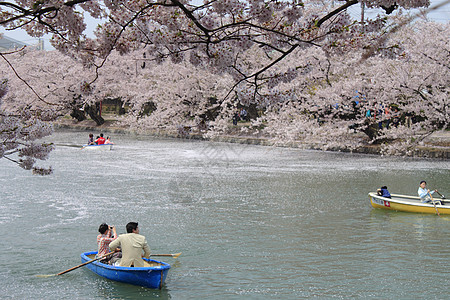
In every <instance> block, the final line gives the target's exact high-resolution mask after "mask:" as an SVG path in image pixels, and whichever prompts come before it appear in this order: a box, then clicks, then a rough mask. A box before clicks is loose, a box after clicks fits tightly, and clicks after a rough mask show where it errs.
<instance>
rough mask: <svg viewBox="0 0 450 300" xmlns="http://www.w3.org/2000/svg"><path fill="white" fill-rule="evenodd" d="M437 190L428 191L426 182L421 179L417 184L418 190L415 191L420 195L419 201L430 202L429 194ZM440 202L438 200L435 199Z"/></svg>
mask: <svg viewBox="0 0 450 300" xmlns="http://www.w3.org/2000/svg"><path fill="white" fill-rule="evenodd" d="M437 191H438V190H434V191H430V190H429V189H427V182H426V181H425V180H422V181H421V182H420V184H419V190H418V191H417V193H418V194H419V197H420V202H422V203H429V202H431V197H432V196H431V195H432V194H434V192H437ZM435 202H438V203H440V201H435Z"/></svg>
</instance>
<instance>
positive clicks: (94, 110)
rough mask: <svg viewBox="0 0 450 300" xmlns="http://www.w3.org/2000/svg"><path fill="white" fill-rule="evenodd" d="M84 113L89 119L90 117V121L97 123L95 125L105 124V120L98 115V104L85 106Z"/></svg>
mask: <svg viewBox="0 0 450 300" xmlns="http://www.w3.org/2000/svg"><path fill="white" fill-rule="evenodd" d="M85 110H86V112H87V113H88V115H89V117H91V119H92V120H94V121H95V123H97V125H102V124H104V123H105V119H103V118H102V116H101V115H100V104H99V103H96V105H95V106H91V105H89V106H86V108H85Z"/></svg>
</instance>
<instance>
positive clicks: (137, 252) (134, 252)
mask: <svg viewBox="0 0 450 300" xmlns="http://www.w3.org/2000/svg"><path fill="white" fill-rule="evenodd" d="M126 229H127V233H126V234H121V235H119V237H118V238H117V239H115V240H114V241H112V242H111V244H109V249H110V250H111V251H114V250H116V248H119V247H120V248H121V249H122V258H121V259H120V261H119V262H118V264H119V266H121V267H144V260H143V259H142V257H145V258H149V257H150V247H149V246H148V244H147V240H146V239H145V236H143V235H140V234H139V227H138V223H137V222H130V223H128V224H127V225H126Z"/></svg>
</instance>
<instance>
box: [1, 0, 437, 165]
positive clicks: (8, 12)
mask: <svg viewBox="0 0 450 300" xmlns="http://www.w3.org/2000/svg"><path fill="white" fill-rule="evenodd" d="M361 2H364V4H365V5H366V7H369V8H371V7H374V8H376V7H381V8H383V9H384V10H385V11H386V13H388V14H391V13H392V12H393V11H399V12H401V9H409V8H417V7H427V6H428V5H429V2H428V0H395V1H394V0H383V1H380V0H376V1H375V0H364V1H359V2H358V1H357V0H348V1H335V2H332V3H330V2H327V1H317V0H308V1H298V0H292V1H277V0H249V1H244V0H221V1H218V0H205V1H203V3H200V2H199V1H186V0H183V1H181V0H159V1H140V0H114V1H111V0H107V1H106V0H105V1H98V0H70V1H64V0H52V1H49V0H43V1H39V3H37V2H29V1H17V0H10V1H1V2H0V25H2V26H4V27H6V28H7V29H14V28H23V29H25V30H26V31H27V32H28V34H30V35H31V36H35V37H40V36H42V35H43V34H46V33H50V34H52V39H51V43H52V45H53V46H54V47H55V48H56V49H57V50H58V51H60V52H61V53H63V54H65V55H67V56H69V57H72V58H73V59H75V60H77V61H78V62H80V63H82V65H83V66H84V67H89V68H92V69H93V73H91V74H93V75H92V76H80V81H77V80H75V82H76V84H72V85H71V84H64V85H63V86H55V87H53V88H52V86H51V84H49V85H47V88H45V85H42V86H41V90H42V92H38V88H37V87H33V86H32V85H31V84H30V83H29V81H28V80H25V79H24V80H22V82H23V87H26V88H22V90H24V89H28V93H30V91H31V93H32V94H33V99H34V100H33V101H31V102H32V104H31V105H32V107H31V108H32V109H31V110H30V111H32V112H33V114H32V117H33V118H36V120H50V119H54V118H55V117H57V116H60V115H62V114H65V113H66V112H67V110H68V109H69V108H70V107H71V105H70V103H72V107H73V101H74V99H75V102H76V101H77V100H76V99H80V101H82V107H83V106H84V105H85V104H86V105H89V104H95V103H97V102H98V101H100V100H101V99H102V96H103V95H102V93H104V92H106V93H113V94H116V95H123V94H121V93H120V91H118V90H117V86H116V87H112V86H111V85H109V88H106V89H105V90H104V92H99V90H100V89H99V87H100V86H102V88H103V87H104V86H108V84H107V83H106V82H103V83H101V82H100V81H101V80H102V79H100V78H101V74H102V71H101V70H102V68H103V67H105V66H106V65H107V64H108V62H111V60H109V58H110V57H112V56H113V55H114V54H113V53H114V52H115V51H117V52H118V53H120V54H121V55H128V54H130V53H131V54H132V53H133V51H136V50H141V51H142V50H144V51H145V53H146V55H147V56H148V57H149V58H151V59H153V60H155V61H156V62H158V63H164V62H165V61H171V62H172V63H174V64H178V65H179V66H180V68H187V69H188V68H191V70H207V71H208V72H209V73H210V74H211V73H213V74H215V76H220V77H221V78H225V79H224V82H223V84H225V82H227V83H228V80H229V79H228V78H232V80H233V84H232V85H231V87H230V88H228V89H227V93H226V94H225V95H223V96H221V101H219V102H218V103H216V104H212V103H209V104H208V103H207V102H205V101H204V100H198V99H200V98H201V97H204V96H205V95H206V94H211V95H214V94H218V93H215V92H214V88H213V89H212V92H209V91H207V92H206V90H207V88H206V87H202V86H201V85H202V83H201V81H200V80H199V79H198V77H197V78H196V77H195V76H193V77H191V78H190V80H184V83H187V84H189V85H191V86H195V85H196V84H197V86H198V88H197V90H196V91H195V90H194V89H192V88H186V87H183V86H182V84H177V85H175V86H176V87H177V88H176V89H173V88H172V89H170V90H169V91H170V93H172V94H173V98H172V99H177V101H178V105H177V106H176V107H178V108H179V109H178V112H180V111H185V110H186V106H188V107H189V106H190V107H191V111H190V112H188V113H186V114H185V116H189V117H191V118H194V119H195V118H197V117H198V116H200V115H201V113H199V112H201V111H202V110H203V111H204V110H205V109H206V107H208V106H210V105H217V108H216V109H217V110H220V114H219V117H218V118H217V119H216V120H215V121H214V122H215V123H214V124H213V125H214V128H215V129H216V130H220V128H224V126H225V124H226V123H227V122H228V120H229V117H230V114H231V110H230V108H233V107H236V105H237V103H241V104H244V105H249V104H252V103H253V104H257V105H259V106H260V107H261V108H263V109H265V110H266V111H267V114H266V116H265V120H260V121H261V122H264V121H267V120H270V118H271V117H270V116H271V114H270V112H273V113H274V114H275V115H276V113H279V114H280V115H282V114H283V113H286V116H287V117H289V118H293V119H302V120H303V119H305V118H307V120H308V121H307V122H306V121H305V122H306V123H304V122H303V121H302V122H303V123H302V124H306V125H308V124H309V125H311V126H312V125H314V123H315V122H318V123H319V124H321V126H319V127H318V128H316V127H314V126H312V127H311V128H314V129H308V130H306V131H309V134H308V136H309V135H311V136H312V135H315V136H325V137H330V136H335V137H336V138H338V137H339V136H341V135H342V134H346V132H347V130H348V129H347V128H352V130H364V128H369V127H370V124H367V125H364V123H363V124H361V121H360V122H359V123H358V122H356V123H355V122H354V120H351V118H350V117H348V116H347V115H348V114H347V113H341V112H340V111H341V110H342V109H343V108H344V107H350V106H348V105H345V103H344V104H343V105H342V104H341V100H340V99H342V98H345V97H347V98H349V99H351V97H352V96H351V95H352V94H353V93H355V90H358V91H363V93H362V94H359V96H360V97H366V93H365V92H364V90H366V89H368V87H367V84H366V82H364V80H362V79H361V81H360V82H358V83H352V82H351V81H352V80H349V79H348V78H351V77H352V76H350V75H349V74H350V73H351V72H352V71H351V67H348V65H347V66H345V65H346V63H343V62H338V63H336V62H337V61H338V60H337V59H336V58H337V57H346V58H345V59H346V60H348V59H350V60H353V61H355V62H356V61H358V60H360V59H361V57H363V58H364V59H367V58H369V57H372V56H379V55H381V54H382V52H383V51H385V50H386V49H388V48H389V47H390V46H389V44H388V43H389V35H390V33H392V32H394V30H392V29H391V28H394V29H395V28H398V26H396V24H395V22H396V20H397V19H395V17H394V18H388V17H386V15H379V16H378V17H376V18H375V19H373V20H365V21H364V22H359V21H357V20H354V19H352V17H351V16H350V15H349V14H348V13H347V11H346V10H347V8H349V7H351V6H354V5H359V3H361ZM85 14H89V15H90V16H91V17H93V18H95V19H98V20H100V21H101V24H100V25H99V26H98V28H97V29H96V31H95V38H90V37H87V36H86V34H85V29H86V24H85ZM391 53H393V52H392V51H391ZM314 55H315V56H314ZM2 58H4V59H5V61H6V63H8V61H7V59H6V58H5V55H2ZM255 58H256V59H255ZM299 58H301V63H299V64H296V65H294V67H293V66H292V64H291V62H293V61H295V60H296V59H299ZM187 63H189V64H187ZM315 63H316V64H315ZM183 64H184V65H183ZM343 65H344V67H342V66H343ZM339 68H340V69H341V71H337V69H339ZM10 70H12V71H13V72H14V70H15V67H14V66H10ZM345 70H347V71H345ZM80 72H81V73H82V72H85V69H80ZM174 72H175V71H174ZM184 72H185V71H183V72H182V73H184ZM81 73H80V74H81ZM196 74H198V75H199V76H200V77H201V74H199V73H198V72H196ZM60 75H61V76H62V77H63V78H62V80H63V81H64V74H61V73H60ZM174 75H176V74H175V73H174V74H172V78H174V77H173V76H174ZM20 76H23V75H19V77H20ZM196 76H197V75H196ZM228 76H230V77H228ZM55 77H56V76H55ZM81 78H82V79H81ZM175 78H176V76H175ZM178 78H180V77H178ZM208 78H209V79H210V81H208V83H212V84H213V85H214V81H215V80H216V81H217V79H212V78H211V76H210V77H208ZM318 78H322V80H323V81H320V82H317V81H316V82H314V80H317V79H318ZM114 79H117V78H113V80H114ZM10 80H11V79H10ZM180 80H181V79H180ZM297 81H298V82H297ZM333 81H335V82H340V83H342V82H346V83H347V84H346V85H345V86H346V89H345V90H341V91H339V90H337V89H336V87H338V86H339V85H338V84H334V82H333ZM124 82H126V80H124ZM130 82H132V81H129V84H130ZM50 83H51V81H50ZM327 84H328V86H327ZM119 85H120V84H119ZM136 85H139V84H138V83H136ZM289 85H294V86H296V87H295V88H289ZM216 86H221V84H219V85H217V84H216ZM5 88H6V85H5V87H4V88H3V90H5ZM356 88H358V89H356ZM52 89H53V90H52ZM114 89H116V92H113V91H114ZM50 90H52V91H51V92H49V91H50ZM127 90H128V89H127ZM306 90H309V93H307V94H300V95H299V93H300V92H299V91H302V92H303V91H306ZM186 91H189V93H185V92H186ZM199 91H200V92H199ZM10 93H11V95H10V96H3V98H4V99H5V97H9V99H17V100H18V101H19V102H20V103H21V102H26V101H23V100H25V99H30V98H23V99H22V100H20V99H19V98H20V97H25V95H21V91H19V90H14V91H12V90H10ZM152 93H154V90H152V91H151V92H148V94H143V93H141V94H139V95H137V94H133V93H131V95H130V94H127V95H123V96H124V97H128V99H133V100H129V101H133V102H134V108H135V109H136V111H139V105H143V104H144V103H147V102H148V101H149V100H150V101H153V100H152V99H155V98H156V97H155V94H152ZM7 95H9V93H8V94H7ZM423 95H425V94H424V93H422V96H423ZM168 97H172V96H169V95H168ZM204 98H205V97H204ZM206 98H207V97H206ZM52 99H55V101H53V100H52ZM138 99H140V100H138ZM348 101H351V100H348ZM8 102H10V101H8ZM369 102H370V101H369ZM168 103H170V101H169V102H167V101H166V102H164V101H162V102H160V103H159V108H160V109H158V110H157V112H156V113H155V114H152V116H151V117H149V118H147V119H148V120H149V122H151V123H153V122H154V121H156V123H157V124H162V123H163V122H161V120H162V119H161V118H165V120H174V118H173V116H174V115H179V113H177V112H176V111H177V110H173V109H164V105H165V104H168ZM180 103H181V104H180ZM182 103H189V104H190V105H182ZM76 104H77V105H79V103H76ZM172 104H173V103H172ZM336 104H338V105H337V106H336ZM11 107H14V106H11ZM19 107H22V112H21V113H23V111H25V108H27V109H28V106H26V105H22V106H16V111H17V112H19ZM293 107H294V108H295V109H294V110H292V108H293ZM330 107H331V108H330ZM333 107H334V109H333ZM171 108H173V106H171ZM314 109H316V110H317V112H316V114H314V113H313V110H314ZM194 110H195V111H196V112H195V113H194V112H193V111H194ZM354 110H355V109H354ZM359 110H360V111H362V109H361V108H360V109H359ZM13 111H14V110H13ZM299 111H300V112H301V113H300V114H298V112H299ZM164 112H165V113H164ZM294 112H296V113H297V114H296V115H293V113H294ZM353 113H356V112H353ZM5 114H6V113H5ZM171 114H172V115H171ZM14 115H15V116H16V117H18V118H21V117H22V118H25V119H30V116H29V115H21V114H19V113H15V114H14ZM275 115H273V116H275ZM313 117H315V118H316V119H315V120H313V119H311V118H313ZM277 118H278V117H277ZM152 119H153V121H151V120H152ZM279 119H283V118H279ZM338 119H339V120H340V121H339V122H337V121H335V120H338ZM344 121H346V122H347V123H348V124H349V126H342V125H343V124H342V122H344ZM364 122H366V121H364ZM143 123H144V122H141V123H140V124H143ZM350 123H351V124H350ZM271 124H272V123H271ZM273 124H275V123H273ZM324 124H326V126H328V127H326V126H324ZM333 124H334V125H333ZM5 126H6V125H5ZM330 126H331V127H330ZM333 126H334V127H333ZM6 127H8V126H6ZM277 128H279V127H277V126H272V125H271V126H269V127H267V129H266V130H267V132H271V131H270V130H272V132H273V133H275V132H279V130H278V129H277ZM294 128H295V126H294ZM308 128H309V127H308ZM330 128H331V129H333V131H332V132H333V134H332V135H330V134H329V133H328V131H329V130H330ZM361 128H362V129H361ZM293 132H295V130H293V131H289V133H287V134H288V135H292V133H293ZM303 132H305V130H303ZM296 134H297V133H296ZM36 136H41V135H36ZM278 136H282V135H278ZM328 144H329V145H331V143H328ZM11 145H14V144H11ZM15 150H17V147H16V148H11V151H13V152H14V151H15ZM2 157H4V156H2ZM28 165H29V164H28Z"/></svg>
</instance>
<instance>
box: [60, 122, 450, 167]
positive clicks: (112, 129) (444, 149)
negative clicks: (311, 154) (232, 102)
mask: <svg viewBox="0 0 450 300" xmlns="http://www.w3.org/2000/svg"><path fill="white" fill-rule="evenodd" d="M115 123H116V122H115V121H114V120H107V121H106V122H105V123H104V124H103V125H101V126H97V125H96V124H95V122H94V121H92V120H85V121H83V122H76V121H74V120H69V119H63V120H61V121H59V122H58V123H56V124H55V128H57V129H72V130H73V129H76V130H85V131H92V132H94V133H95V134H97V133H99V132H104V133H130V134H140V135H142V134H143V133H142V132H139V133H138V132H135V131H133V130H131V129H129V128H127V127H120V126H116V125H115ZM145 134H147V135H149V136H158V137H169V138H184V139H186V138H189V139H199V140H200V139H205V138H204V137H203V135H202V134H201V133H199V132H198V130H191V129H190V128H189V127H185V128H181V130H178V131H172V132H170V131H165V130H153V131H147V132H145ZM209 140H212V141H217V142H226V143H239V144H251V145H262V146H273V145H275V143H274V142H273V141H272V140H271V139H269V138H267V137H264V136H249V135H239V134H235V135H234V134H228V135H220V136H215V137H214V138H210V139H209ZM287 147H295V148H304V149H314V147H312V146H306V145H304V144H302V143H301V142H298V143H291V144H290V145H288V146H287ZM334 150H335V151H346V150H343V149H334ZM353 152H354V153H365V154H379V147H378V146H377V145H366V146H363V147H360V148H358V149H357V150H354V151H353ZM412 156H413V157H421V158H432V159H443V160H447V159H450V131H448V130H447V131H439V132H436V133H433V134H432V135H430V136H428V137H427V138H426V139H425V140H424V141H423V142H422V143H421V144H420V145H419V146H417V147H416V149H415V151H414V153H413V155H412Z"/></svg>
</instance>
